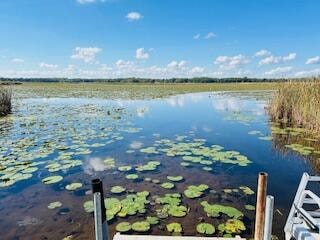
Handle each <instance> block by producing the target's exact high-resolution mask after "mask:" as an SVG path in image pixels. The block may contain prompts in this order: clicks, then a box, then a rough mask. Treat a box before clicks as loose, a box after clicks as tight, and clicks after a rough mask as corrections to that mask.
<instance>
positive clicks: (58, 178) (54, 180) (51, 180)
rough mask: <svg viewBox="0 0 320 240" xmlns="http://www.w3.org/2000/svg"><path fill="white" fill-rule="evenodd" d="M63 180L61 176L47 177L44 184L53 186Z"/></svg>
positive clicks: (43, 180)
mask: <svg viewBox="0 0 320 240" xmlns="http://www.w3.org/2000/svg"><path fill="white" fill-rule="evenodd" d="M62 179H63V177H61V176H50V177H46V178H44V179H42V182H43V183H44V184H53V183H57V182H60V181H61V180H62Z"/></svg>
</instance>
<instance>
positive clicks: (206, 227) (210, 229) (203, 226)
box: [197, 223, 216, 235]
mask: <svg viewBox="0 0 320 240" xmlns="http://www.w3.org/2000/svg"><path fill="white" fill-rule="evenodd" d="M215 231H216V230H215V227H214V226H213V225H212V224H210V223H199V224H198V225H197V232H198V233H202V234H206V235H212V234H214V232H215Z"/></svg>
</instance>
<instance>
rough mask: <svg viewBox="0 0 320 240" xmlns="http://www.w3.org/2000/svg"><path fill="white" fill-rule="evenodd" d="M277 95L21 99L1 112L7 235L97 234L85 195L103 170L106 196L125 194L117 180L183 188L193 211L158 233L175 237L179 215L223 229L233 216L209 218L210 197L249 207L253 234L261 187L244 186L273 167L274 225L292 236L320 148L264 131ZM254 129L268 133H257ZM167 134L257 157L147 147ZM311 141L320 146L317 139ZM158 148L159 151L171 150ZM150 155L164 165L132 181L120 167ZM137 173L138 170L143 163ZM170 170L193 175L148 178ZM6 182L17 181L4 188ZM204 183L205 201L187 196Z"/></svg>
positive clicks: (158, 190) (158, 191)
mask: <svg viewBox="0 0 320 240" xmlns="http://www.w3.org/2000/svg"><path fill="white" fill-rule="evenodd" d="M270 95H271V93H270V92H258V93H252V92H248V93H241V94H239V93H215V94H211V93H194V94H185V95H177V96H173V97H169V98H165V99H156V100H134V101H133V100H131V101H130V100H117V101H115V100H106V99H85V98H51V99H50V98H49V99H42V98H40V99H20V100H17V101H16V102H15V105H14V112H13V114H12V116H9V117H7V118H3V119H1V120H0V128H1V129H0V136H1V140H0V143H1V144H0V177H2V178H1V180H0V183H2V185H3V186H2V187H0V216H1V217H0V232H1V239H63V238H64V237H66V236H70V235H72V236H73V238H72V239H93V234H94V232H93V216H92V214H90V213H86V212H85V211H84V209H83V203H84V202H85V201H88V200H90V199H91V195H90V180H91V179H92V178H95V177H100V178H102V179H103V182H104V187H105V194H106V196H107V197H116V198H118V199H123V198H125V196H126V194H127V193H123V194H121V195H115V194H112V193H111V192H110V189H111V187H112V186H115V185H121V186H123V187H125V188H126V189H127V191H129V192H136V191H143V190H145V191H149V192H150V196H149V197H148V199H149V200H150V201H151V202H153V201H152V200H153V199H154V196H156V195H158V196H162V195H164V194H165V193H182V204H183V205H184V206H186V207H187V208H188V209H189V211H188V214H187V216H185V217H182V218H176V217H168V218H166V219H163V220H161V221H160V223H159V224H158V225H155V226H152V228H151V230H150V231H149V233H151V234H164V235H168V234H170V233H168V232H167V230H166V227H165V226H166V224H168V223H171V222H179V223H181V224H182V227H183V234H184V235H199V234H197V233H196V230H195V225H196V224H197V223H199V222H201V221H205V222H208V223H211V224H213V225H215V226H216V227H217V226H218V224H220V223H223V222H225V221H226V219H227V218H225V216H221V217H219V218H211V217H207V216H206V213H205V212H204V210H203V207H202V206H201V205H200V203H201V202H202V201H208V202H209V203H210V204H215V203H219V204H223V205H226V206H233V207H235V208H237V209H239V210H240V211H242V212H243V214H244V217H243V218H242V220H243V222H244V224H245V226H246V230H244V231H242V232H241V233H240V234H239V235H241V236H243V237H250V236H252V228H253V219H254V211H249V210H246V209H245V208H244V205H246V204H251V205H254V204H255V198H256V195H255V194H253V195H246V194H244V193H243V192H241V190H239V187H240V186H248V187H250V188H251V189H252V190H254V191H255V190H256V181H257V175H258V173H259V172H261V171H265V172H267V173H268V174H269V182H268V193H269V194H271V195H273V196H274V197H275V209H276V211H275V213H274V231H273V232H274V235H276V236H278V237H279V238H280V239H283V233H282V232H283V230H282V229H283V225H284V223H285V220H286V215H287V213H288V210H289V207H290V206H291V203H292V199H293V197H294V194H295V191H296V188H297V185H298V183H299V180H300V177H301V175H302V173H303V172H304V171H307V172H309V173H314V172H315V171H316V167H315V165H314V159H316V158H319V155H318V156H317V155H314V154H311V155H309V156H308V157H306V156H304V157H303V156H301V155H300V154H299V153H297V152H293V151H291V150H288V149H286V148H285V147H284V145H285V144H288V143H297V141H298V140H299V141H300V140H301V139H300V138H301V137H300V136H299V137H287V136H284V135H282V136H281V137H277V136H274V138H273V140H271V139H259V137H265V136H270V135H271V132H270V123H269V120H268V115H267V114H266V111H265V106H266V103H267V100H266V99H268V97H269V96H270ZM251 131H260V133H259V135H257V134H248V133H249V132H251ZM181 136H184V137H181ZM163 139H168V140H170V142H171V143H173V142H174V143H179V142H180V143H181V142H182V143H183V142H185V143H190V142H194V140H196V141H197V140H198V141H202V142H203V146H207V147H209V146H211V145H220V146H222V147H224V150H226V151H229V150H230V151H237V152H239V153H240V154H241V155H243V156H246V157H247V158H248V159H249V160H250V161H251V163H249V164H248V165H247V166H239V165H237V164H229V163H222V162H219V161H218V162H214V163H212V164H210V167H212V170H211V171H205V170H203V167H204V165H202V164H198V163H193V164H191V166H190V167H184V166H181V165H180V163H181V162H182V157H181V156H178V155H177V156H167V155H166V154H165V153H164V152H161V151H160V152H159V154H152V153H149V154H148V153H143V152H141V151H140V149H144V148H146V147H151V146H154V144H155V143H157V141H159V140H163ZM199 139H201V140H199ZM303 139H305V138H303ZM97 143H98V144H101V145H97ZM304 145H306V146H311V145H312V146H315V145H317V141H316V140H315V141H312V142H307V143H304ZM155 146H156V148H157V150H158V149H161V148H163V146H157V144H156V145H155ZM128 150H129V151H128ZM68 153H69V154H68ZM108 157H111V158H114V165H115V166H106V164H105V163H104V162H103V160H105V159H106V158H108ZM65 159H68V160H70V161H74V160H76V161H78V162H77V164H75V163H76V162H71V163H72V164H74V165H72V164H71V165H70V164H69V165H68V164H67V163H64V162H63V161H64V160H65ZM150 160H155V161H159V162H160V163H161V165H160V166H159V167H157V169H156V170H155V171H148V172H138V175H139V180H137V181H132V180H128V179H126V178H125V176H126V173H124V172H119V171H117V167H119V166H122V165H130V166H132V167H135V166H137V165H141V164H146V163H147V162H148V161H150ZM79 162H80V164H79ZM51 163H59V164H60V165H61V164H62V163H64V164H66V165H65V166H66V167H65V168H64V169H58V170H56V171H55V172H49V171H48V170H49V169H50V168H48V164H51ZM68 163H70V162H68ZM205 166H207V165H205ZM32 167H33V168H34V167H36V168H37V169H36V170H35V169H34V171H33V172H31V173H29V174H31V175H32V176H30V175H25V174H27V173H23V176H24V177H25V178H27V179H21V178H23V177H21V172H22V171H24V170H25V169H30V168H32ZM15 169H18V170H15ZM27 171H28V170H27ZM131 172H132V173H135V171H134V170H132V171H131ZM19 173H20V175H19ZM4 175H5V176H6V177H3V176H4ZM53 175H59V176H62V177H63V180H61V181H59V182H57V183H54V184H50V185H46V184H43V183H42V179H44V178H46V177H48V176H53ZM168 175H171V176H172V175H173V176H177V175H181V176H183V178H184V180H183V181H182V182H179V183H175V188H174V189H172V190H168V189H164V188H162V187H161V184H156V183H152V182H148V181H145V180H144V179H145V178H151V179H157V180H160V182H161V183H163V182H168V180H167V179H166V177H167V176H168ZM17 176H18V179H17ZM19 177H20V179H19ZM72 182H80V183H82V184H83V186H82V187H81V188H79V189H77V190H75V191H67V190H66V189H65V186H66V185H67V184H70V183H72ZM6 184H7V185H9V186H4V185H6ZM198 184H207V185H208V186H209V187H210V191H206V192H205V193H204V195H203V196H202V197H200V198H196V199H188V198H187V197H185V196H184V194H183V191H184V190H185V189H186V188H187V187H188V186H189V185H198ZM224 189H238V190H237V191H239V192H234V193H225V192H224ZM55 201H60V202H61V203H62V206H61V207H59V208H56V209H48V207H47V206H48V205H49V204H50V203H51V202H55ZM157 207H159V206H156V205H153V204H147V205H146V210H147V212H146V213H145V214H136V215H134V216H130V217H126V218H120V217H116V218H115V219H113V220H112V221H110V234H114V231H115V226H116V225H117V224H118V223H119V222H121V221H128V222H131V223H133V222H135V221H138V220H144V219H145V218H146V216H155V210H156V209H157ZM219 234H220V233H218V232H217V233H216V235H217V236H219ZM220 235H221V234H220ZM199 236H200V235H199Z"/></svg>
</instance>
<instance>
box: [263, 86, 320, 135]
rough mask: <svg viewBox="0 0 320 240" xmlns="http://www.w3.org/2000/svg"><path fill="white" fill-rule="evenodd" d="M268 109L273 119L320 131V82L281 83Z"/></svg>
mask: <svg viewBox="0 0 320 240" xmlns="http://www.w3.org/2000/svg"><path fill="white" fill-rule="evenodd" d="M268 111H269V114H270V116H271V119H272V120H273V121H277V122H283V123H286V124H289V125H294V126H299V127H304V128H306V129H308V130H311V131H315V132H318V133H320V82H319V81H312V80H310V81H303V82H296V81H295V82H292V81H290V82H286V83H281V84H279V88H278V90H277V92H276V94H275V95H274V97H273V98H272V100H271V102H270V105H269V108H268Z"/></svg>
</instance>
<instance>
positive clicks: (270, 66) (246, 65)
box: [0, 0, 320, 78]
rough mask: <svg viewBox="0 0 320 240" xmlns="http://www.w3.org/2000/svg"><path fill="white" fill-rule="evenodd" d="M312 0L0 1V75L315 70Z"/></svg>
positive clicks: (315, 3)
mask: <svg viewBox="0 0 320 240" xmlns="http://www.w3.org/2000/svg"><path fill="white" fill-rule="evenodd" d="M319 9H320V1H319V0H1V1H0V77H68V78H120V77H145V78H171V77H203V76H206V77H245V76H246V77H259V78H279V77H304V76H317V75H320V18H319Z"/></svg>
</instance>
